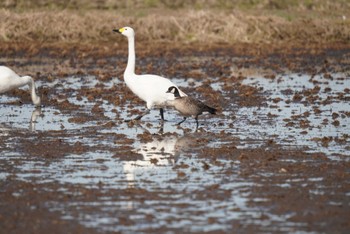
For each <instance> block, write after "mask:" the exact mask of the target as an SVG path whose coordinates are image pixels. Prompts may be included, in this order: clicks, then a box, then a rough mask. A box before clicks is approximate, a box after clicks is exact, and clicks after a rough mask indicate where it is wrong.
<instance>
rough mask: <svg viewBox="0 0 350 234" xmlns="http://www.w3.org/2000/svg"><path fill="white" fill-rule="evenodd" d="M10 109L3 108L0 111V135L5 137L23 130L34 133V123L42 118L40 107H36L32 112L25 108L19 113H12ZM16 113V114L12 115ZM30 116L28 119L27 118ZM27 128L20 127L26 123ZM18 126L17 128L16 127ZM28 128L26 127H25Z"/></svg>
mask: <svg viewBox="0 0 350 234" xmlns="http://www.w3.org/2000/svg"><path fill="white" fill-rule="evenodd" d="M9 108H10V107H4V108H1V110H0V121H1V122H2V123H1V124H0V132H1V135H7V134H8V132H10V131H16V130H24V129H26V128H28V130H29V131H31V132H34V131H35V130H36V123H37V120H38V118H39V117H43V114H42V110H41V108H40V107H36V108H35V109H34V110H33V111H32V112H29V110H28V109H27V108H25V109H21V110H20V111H14V110H13V109H9ZM14 113H18V114H14ZM28 115H30V118H28ZM28 119H29V127H24V125H23V126H22V124H23V123H28V122H27V121H28ZM17 124H19V126H16V125H17ZM27 126H28V125H27Z"/></svg>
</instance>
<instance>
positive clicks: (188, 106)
mask: <svg viewBox="0 0 350 234" xmlns="http://www.w3.org/2000/svg"><path fill="white" fill-rule="evenodd" d="M167 93H171V94H173V95H174V97H175V100H173V101H170V102H171V104H172V105H173V106H174V107H175V109H176V110H177V111H178V112H180V113H181V114H182V115H183V116H184V119H183V120H182V121H181V122H179V123H178V125H180V124H182V123H183V122H185V120H186V118H187V117H190V116H193V117H194V119H195V120H196V124H197V127H196V129H197V128H198V116H199V115H201V114H203V112H209V113H210V114H213V115H215V114H216V112H217V110H216V109H215V108H212V107H210V106H207V105H206V104H204V103H203V102H201V101H199V100H197V99H194V98H192V97H189V96H186V97H181V96H180V93H179V90H178V89H177V88H176V87H175V86H171V87H169V89H168V90H167Z"/></svg>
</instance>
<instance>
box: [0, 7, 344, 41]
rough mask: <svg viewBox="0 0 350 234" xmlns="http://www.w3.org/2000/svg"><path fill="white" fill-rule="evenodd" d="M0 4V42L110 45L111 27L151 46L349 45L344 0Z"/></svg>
mask: <svg viewBox="0 0 350 234" xmlns="http://www.w3.org/2000/svg"><path fill="white" fill-rule="evenodd" d="M5 3H6V4H5ZM0 6H1V7H2V8H1V10H0V22H1V26H0V42H38V43H55V42H64V43H65V42H67V43H98V42H113V43H114V42H119V41H121V40H122V39H123V38H121V37H116V36H115V35H114V34H113V33H112V29H113V28H115V27H121V26H125V25H129V26H132V27H134V28H135V29H136V32H137V37H138V40H143V41H147V42H150V43H151V42H165V43H179V44H189V43H201V44H220V43H224V44H231V43H236V42H247V43H260V42H261V43H284V42H288V43H290V42H293V43H301V44H302V43H332V42H343V43H344V42H345V43H348V42H349V41H350V15H349V12H350V3H348V1H345V0H338V1H328V0H324V1H308V0H289V1H277V0H251V1H243V0H236V1H226V0H221V1H214V0H205V1H196V0H193V1H182V0H178V1H168V0H143V1H136V0H135V1H130V0H129V1H127V0H122V1H108V0H105V1H103V0H101V1H87V0H75V1H65V0H62V1H52V2H51V1H45V0H41V1H21V0H17V1H15V0H7V1H4V2H2V3H1V5H0Z"/></svg>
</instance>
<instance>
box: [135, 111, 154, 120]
mask: <svg viewBox="0 0 350 234" xmlns="http://www.w3.org/2000/svg"><path fill="white" fill-rule="evenodd" d="M149 112H150V110H149V109H146V111H145V112H143V113H142V114H141V115H139V116H137V117H136V118H135V119H134V120H140V119H141V118H142V117H143V116H145V115H147V114H148V113H149Z"/></svg>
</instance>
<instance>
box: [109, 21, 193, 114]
mask: <svg viewBox="0 0 350 234" xmlns="http://www.w3.org/2000/svg"><path fill="white" fill-rule="evenodd" d="M114 31H116V32H119V33H121V34H122V35H124V36H126V37H127V38H128V50H129V54H128V63H127V66H126V69H125V72H124V81H125V83H126V85H127V86H128V87H129V88H130V90H131V91H132V92H133V93H134V94H135V95H136V96H138V97H139V98H140V99H142V100H143V101H145V102H146V105H147V109H151V108H152V107H153V106H158V107H163V106H168V105H169V103H168V101H169V100H172V99H173V98H174V97H173V95H169V93H166V92H167V90H168V88H169V87H170V86H175V87H177V86H176V85H175V84H174V83H173V82H171V81H170V80H169V79H167V78H164V77H161V76H158V75H150V74H147V75H137V74H135V59H136V56H135V32H134V30H133V29H132V28H130V27H123V28H120V29H116V30H114ZM177 88H178V87H177ZM179 92H180V95H181V96H187V95H186V94H185V93H184V92H182V91H181V90H180V89H179Z"/></svg>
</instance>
